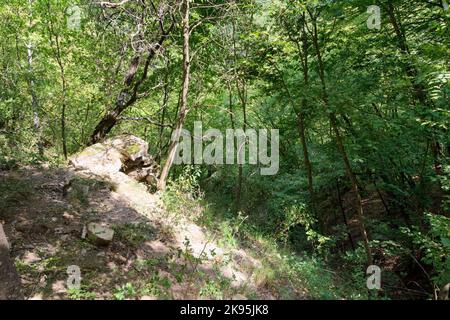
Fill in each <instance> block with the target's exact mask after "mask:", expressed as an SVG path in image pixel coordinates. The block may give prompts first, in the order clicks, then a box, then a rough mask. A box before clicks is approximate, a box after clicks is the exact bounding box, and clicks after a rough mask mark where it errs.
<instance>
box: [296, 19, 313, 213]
mask: <svg viewBox="0 0 450 320" xmlns="http://www.w3.org/2000/svg"><path fill="white" fill-rule="evenodd" d="M302 19H303V24H302V46H301V48H300V46H298V50H299V56H300V62H301V65H302V70H303V83H304V85H305V89H306V88H308V86H309V65H308V37H307V33H306V26H305V24H306V14H305V13H303V15H302ZM307 108H308V101H307V99H306V97H303V98H302V108H301V110H299V112H298V113H297V125H298V129H299V134H300V140H301V143H302V147H303V159H304V162H305V170H306V175H307V176H308V191H309V196H310V198H311V208H312V211H313V213H314V214H317V212H316V203H315V195H314V184H313V173H312V165H311V161H310V160H309V152H308V145H307V143H306V134H305V131H306V130H305V121H304V114H305V111H306V109H307Z"/></svg>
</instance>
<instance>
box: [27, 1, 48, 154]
mask: <svg viewBox="0 0 450 320" xmlns="http://www.w3.org/2000/svg"><path fill="white" fill-rule="evenodd" d="M33 1H34V0H28V5H29V21H28V27H29V29H30V30H31V28H32V26H33ZM27 61H28V77H27V80H28V90H29V92H30V95H31V110H32V112H33V128H34V132H35V134H36V137H37V146H38V151H39V154H40V155H41V156H42V155H44V147H43V144H42V129H41V119H40V117H39V101H38V97H37V95H36V90H35V84H34V71H33V44H32V43H31V40H30V41H29V42H28V44H27Z"/></svg>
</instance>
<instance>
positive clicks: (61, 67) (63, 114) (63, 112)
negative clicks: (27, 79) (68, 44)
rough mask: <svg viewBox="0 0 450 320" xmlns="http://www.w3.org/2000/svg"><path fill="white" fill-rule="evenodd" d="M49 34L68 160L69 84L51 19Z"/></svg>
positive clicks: (63, 140)
mask: <svg viewBox="0 0 450 320" xmlns="http://www.w3.org/2000/svg"><path fill="white" fill-rule="evenodd" d="M48 9H49V10H48V13H49V14H51V7H50V2H49V3H48ZM49 29H50V30H49V33H50V41H51V42H52V47H53V51H54V55H55V59H56V62H57V63H58V66H59V71H60V78H61V91H62V100H61V140H62V147H63V155H64V158H65V159H66V160H67V136H66V109H67V83H66V76H65V71H64V64H63V62H62V57H61V46H60V43H59V35H58V33H57V32H55V30H54V28H53V22H52V20H51V17H50V24H49Z"/></svg>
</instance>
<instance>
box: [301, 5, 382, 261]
mask: <svg viewBox="0 0 450 320" xmlns="http://www.w3.org/2000/svg"><path fill="white" fill-rule="evenodd" d="M310 15H311V19H312V23H313V32H312V40H313V45H314V48H315V50H316V55H317V62H318V64H319V70H318V71H319V77H320V81H321V84H322V99H323V102H324V104H325V106H326V107H327V108H328V107H329V101H328V91H327V87H326V82H325V67H324V64H323V60H322V54H321V51H320V46H319V42H318V36H317V21H316V17H314V16H313V14H311V12H310ZM329 117H330V124H331V129H332V131H333V133H334V135H335V139H336V144H337V146H338V149H339V153H340V154H341V156H342V160H343V162H344V166H345V171H346V173H347V177H348V179H349V181H350V185H351V187H352V191H353V193H354V194H355V197H356V213H357V217H358V224H359V228H360V232H361V236H362V239H363V244H364V248H365V250H366V257H367V263H368V265H371V264H372V263H373V258H372V249H371V248H370V243H369V237H368V235H367V231H366V227H365V224H364V208H363V206H362V198H361V194H360V192H359V188H358V183H357V180H356V176H355V174H354V172H353V170H352V167H351V164H350V161H349V159H348V155H347V151H346V150H345V146H344V143H343V140H342V137H341V134H340V132H339V128H338V125H337V119H336V113H335V112H334V111H330V116H329Z"/></svg>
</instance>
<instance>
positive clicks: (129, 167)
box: [69, 135, 158, 183]
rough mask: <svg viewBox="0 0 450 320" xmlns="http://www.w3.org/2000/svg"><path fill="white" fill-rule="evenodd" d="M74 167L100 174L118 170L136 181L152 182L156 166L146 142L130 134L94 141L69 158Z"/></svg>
mask: <svg viewBox="0 0 450 320" xmlns="http://www.w3.org/2000/svg"><path fill="white" fill-rule="evenodd" d="M69 163H70V165H72V166H73V167H74V168H75V170H87V171H90V172H93V173H95V174H99V175H105V174H106V175H111V174H115V173H117V172H119V171H123V172H125V173H126V174H129V175H130V176H131V177H133V178H135V179H136V180H138V181H147V182H149V183H150V182H153V181H154V180H155V179H154V177H156V176H157V171H158V166H157V165H156V164H155V162H154V160H153V158H152V157H151V156H149V154H148V143H147V142H145V141H144V140H142V139H141V138H138V137H136V136H133V135H120V136H117V137H114V138H111V139H107V140H105V141H104V142H100V143H96V144H94V145H92V146H89V147H87V148H86V149H84V150H83V151H81V152H79V153H78V154H76V155H74V156H73V157H71V158H70V159H69Z"/></svg>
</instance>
